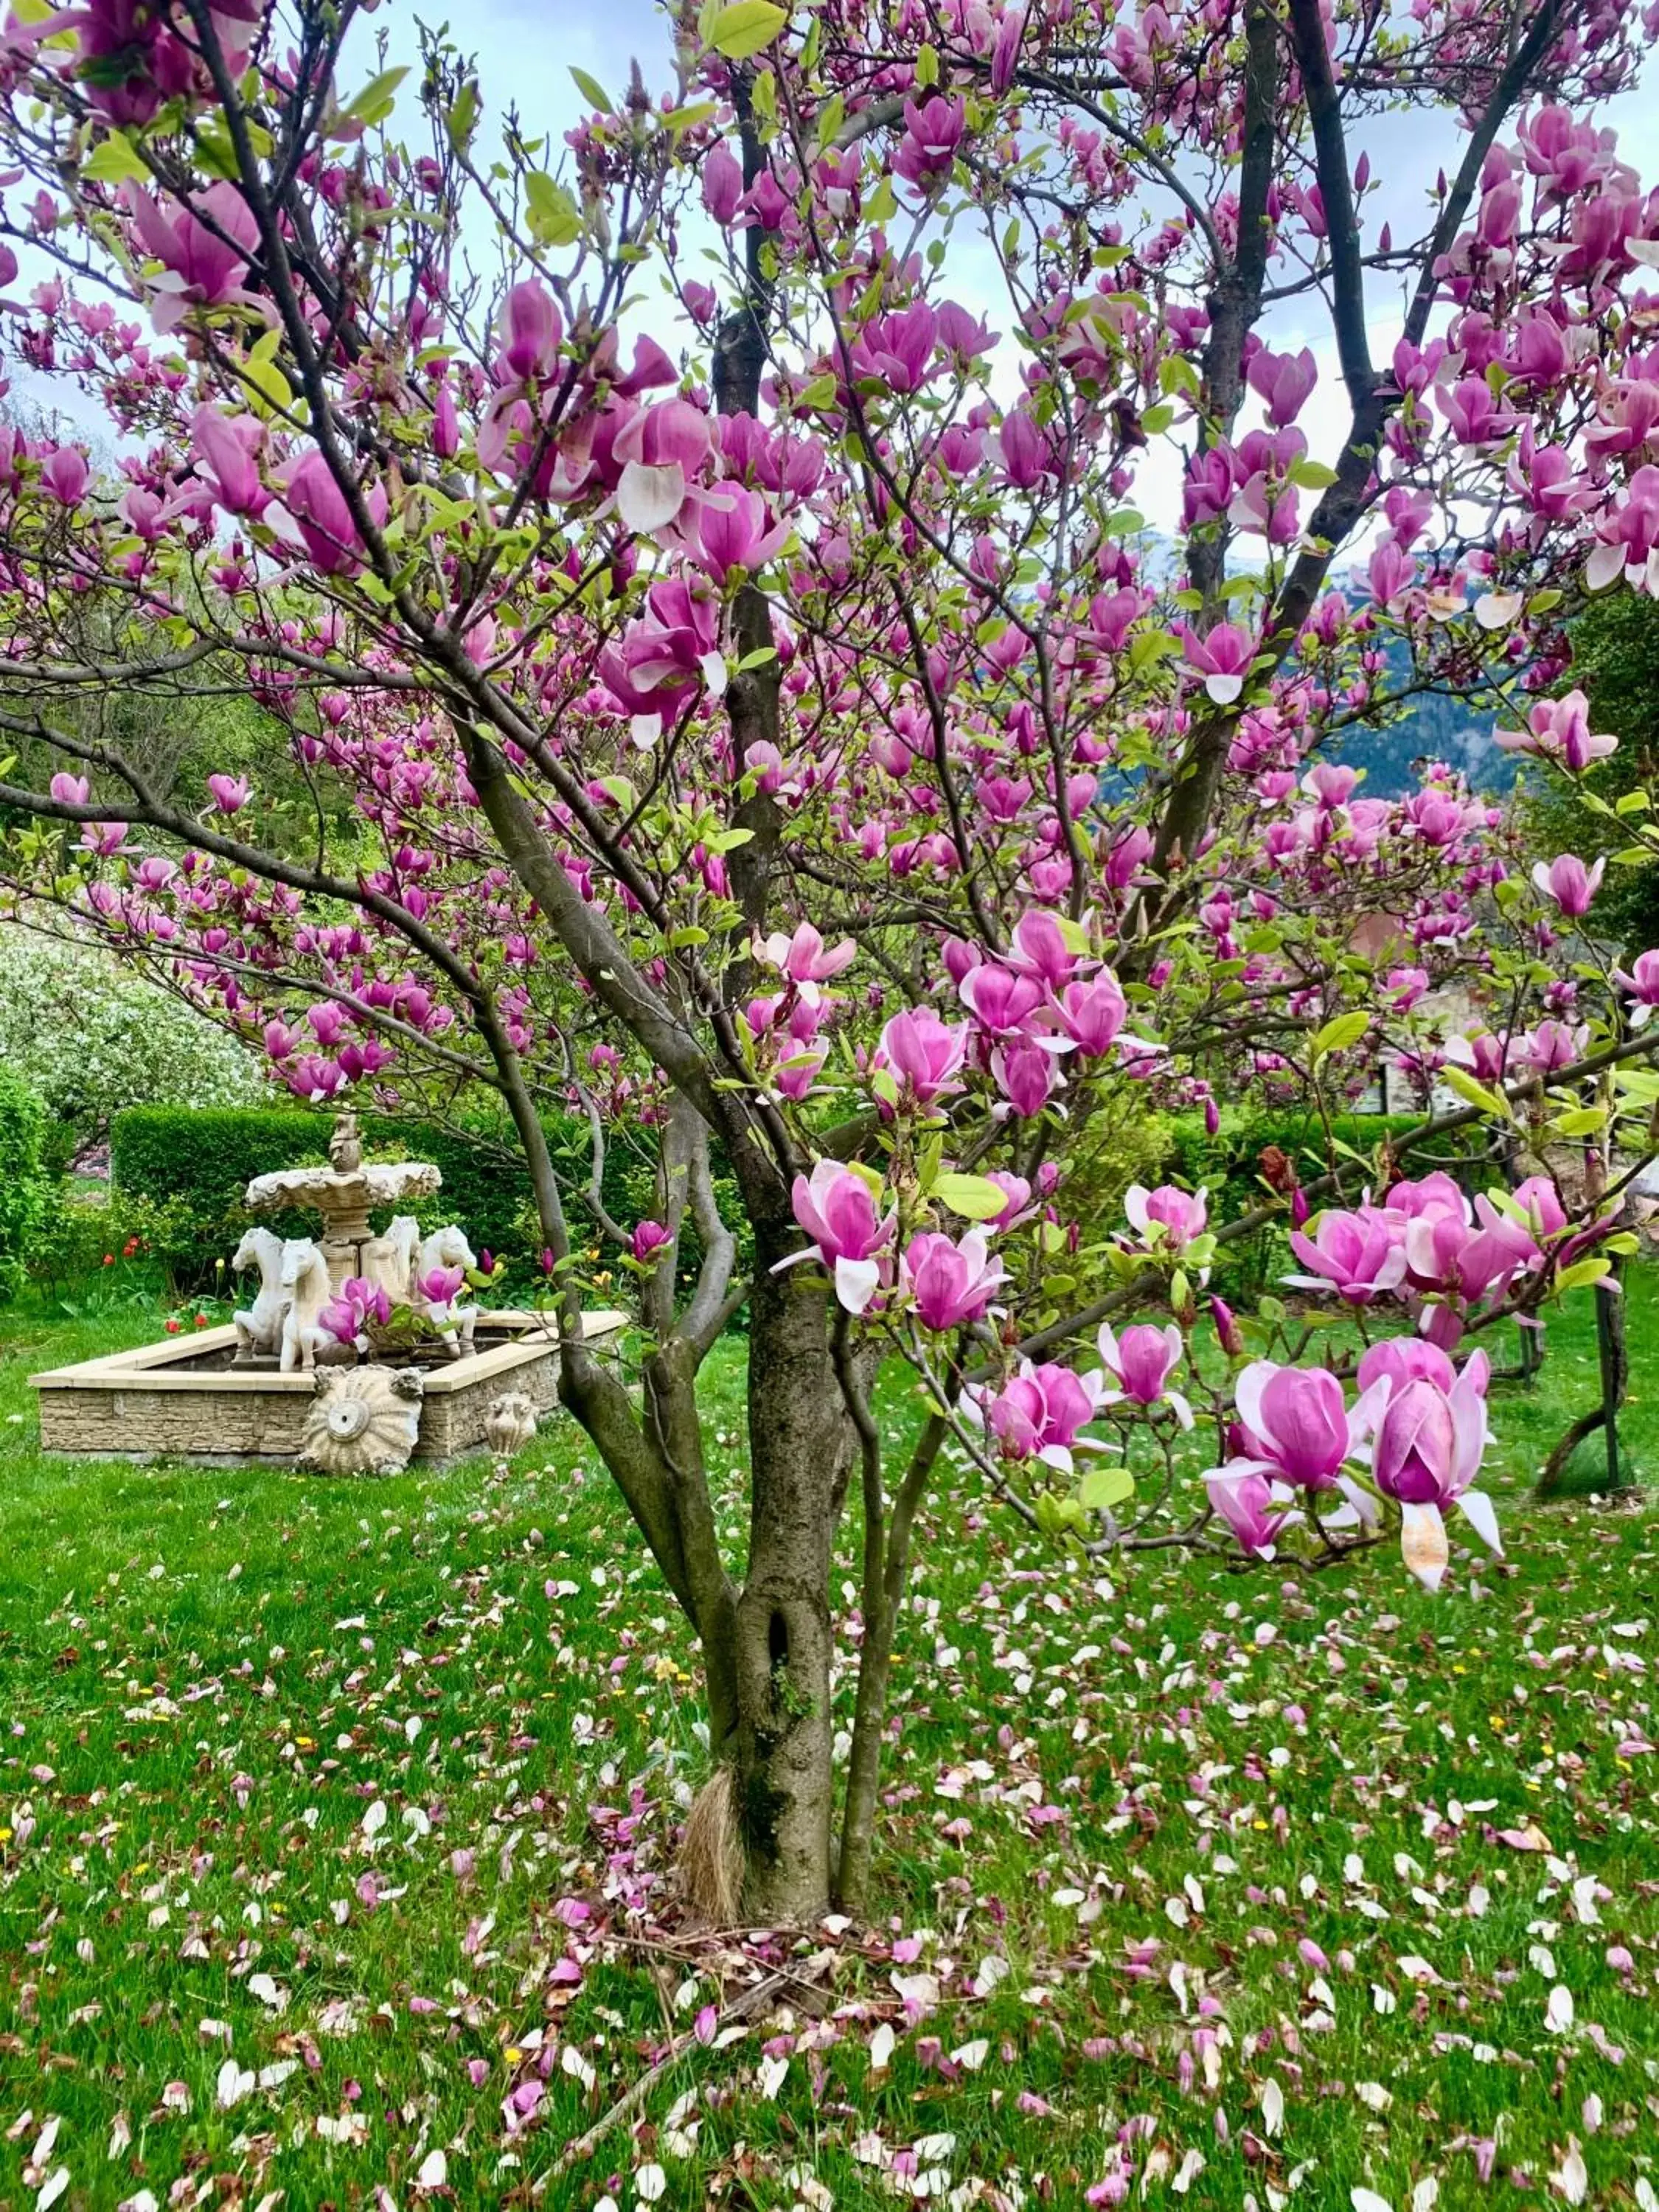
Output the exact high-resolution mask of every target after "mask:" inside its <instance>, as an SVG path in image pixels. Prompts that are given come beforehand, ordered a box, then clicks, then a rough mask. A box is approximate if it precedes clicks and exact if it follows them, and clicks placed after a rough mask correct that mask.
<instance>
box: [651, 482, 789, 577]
mask: <svg viewBox="0 0 1659 2212" xmlns="http://www.w3.org/2000/svg"><path fill="white" fill-rule="evenodd" d="M789 531H790V525H789V524H788V523H787V522H776V521H774V520H773V519H772V515H771V513H770V511H769V508H768V507H767V504H766V501H765V500H764V499H763V497H762V495H761V494H760V493H759V492H757V491H749V490H746V489H744V488H742V487H741V486H733V485H728V484H722V485H720V486H719V487H718V488H717V489H715V490H714V491H712V492H709V493H707V494H705V495H702V497H701V498H700V499H699V501H697V503H696V507H695V510H693V511H692V513H691V517H690V520H689V521H688V520H687V516H686V514H685V513H684V512H683V513H682V514H681V519H680V521H679V523H678V526H677V528H676V534H677V536H678V538H679V539H680V541H681V542H682V543H683V544H684V547H685V550H687V552H688V553H690V556H691V557H692V558H693V560H695V561H696V562H697V565H698V566H699V567H700V568H702V569H703V570H705V571H706V573H707V574H708V575H710V576H712V577H713V578H714V581H715V582H716V583H717V584H720V585H725V584H726V583H729V582H730V581H731V580H732V576H733V574H734V572H736V573H737V574H738V576H739V577H741V576H744V575H749V576H752V575H753V574H755V572H756V570H757V569H759V568H764V567H765V566H766V564H767V562H769V561H770V560H771V559H772V558H773V556H775V554H777V553H779V552H780V551H781V550H782V548H783V546H784V545H785V544H787V540H788V537H789Z"/></svg>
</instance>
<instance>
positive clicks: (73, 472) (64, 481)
mask: <svg viewBox="0 0 1659 2212" xmlns="http://www.w3.org/2000/svg"><path fill="white" fill-rule="evenodd" d="M40 481H41V483H43V484H44V485H45V486H46V489H47V490H48V491H49V492H50V493H51V494H52V497H53V498H54V499H55V500H56V501H58V505H59V507H79V506H80V504H81V502H82V500H83V499H84V498H85V497H86V495H87V486H88V484H89V483H91V481H92V469H91V465H90V464H89V463H88V459H87V457H86V455H85V454H84V453H82V451H81V449H80V447H78V446H59V447H57V448H56V450H55V451H53V452H52V453H48V454H47V455H46V459H45V460H44V461H42V462H41V464H40Z"/></svg>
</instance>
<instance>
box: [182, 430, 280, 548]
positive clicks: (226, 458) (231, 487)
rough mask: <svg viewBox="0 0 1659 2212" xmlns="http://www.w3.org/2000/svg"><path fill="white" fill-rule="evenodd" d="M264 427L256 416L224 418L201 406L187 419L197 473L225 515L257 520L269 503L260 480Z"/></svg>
mask: <svg viewBox="0 0 1659 2212" xmlns="http://www.w3.org/2000/svg"><path fill="white" fill-rule="evenodd" d="M264 436H265V433H264V424H263V423H262V422H260V420H259V418H258V416H257V415H227V414H226V413H225V412H224V410H222V408H218V407H209V406H201V407H198V408H197V410H196V412H195V413H194V414H193V415H192V416H191V418H190V444H191V454H192V456H193V457H194V459H195V462H196V468H197V475H198V477H200V478H201V479H202V481H203V482H204V483H206V484H207V486H208V488H209V489H210V491H211V492H212V494H213V496H214V499H215V500H216V502H217V503H218V505H219V506H221V507H223V508H224V510H225V512H226V513H227V514H246V515H248V516H250V517H251V518H252V519H253V520H256V521H257V520H258V518H259V516H260V515H262V514H263V513H264V510H265V508H266V507H268V506H269V505H270V493H269V492H268V491H267V490H266V489H265V488H264V485H263V484H262V483H261V482H260V481H259V455H260V453H261V452H262V450H263V448H264Z"/></svg>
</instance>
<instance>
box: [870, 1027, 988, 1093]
mask: <svg viewBox="0 0 1659 2212" xmlns="http://www.w3.org/2000/svg"><path fill="white" fill-rule="evenodd" d="M967 1050H968V1026H967V1024H966V1023H963V1022H959V1023H957V1024H956V1025H955V1026H954V1027H951V1026H949V1025H947V1024H945V1023H944V1022H942V1021H941V1020H940V1019H939V1016H938V1015H937V1014H936V1013H934V1012H932V1011H931V1009H930V1008H928V1007H927V1006H917V1007H911V1008H907V1009H906V1010H905V1012H903V1013H902V1014H895V1015H894V1016H893V1018H892V1019H891V1020H890V1022H889V1023H888V1024H886V1026H885V1027H884V1029H883V1030H882V1033H881V1042H880V1043H879V1044H878V1046H877V1048H876V1051H875V1054H874V1057H873V1059H872V1062H871V1065H872V1067H874V1068H884V1069H885V1070H886V1071H887V1073H889V1074H890V1076H891V1077H892V1078H893V1079H894V1081H895V1082H896V1084H897V1085H898V1093H899V1103H901V1105H914V1106H919V1107H922V1108H927V1107H929V1106H932V1105H933V1103H935V1101H936V1100H938V1099H940V1098H943V1097H948V1096H949V1095H950V1094H951V1092H952V1091H959V1090H960V1089H961V1088H962V1086H961V1085H960V1084H959V1083H957V1081H956V1079H955V1078H956V1076H957V1071H958V1070H959V1069H960V1068H961V1066H962V1063H963V1059H964V1058H965V1057H966V1054H967Z"/></svg>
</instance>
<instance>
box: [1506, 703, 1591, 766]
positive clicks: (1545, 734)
mask: <svg viewBox="0 0 1659 2212" xmlns="http://www.w3.org/2000/svg"><path fill="white" fill-rule="evenodd" d="M1492 737H1493V739H1494V741H1495V742H1496V743H1497V744H1499V745H1501V746H1502V747H1503V748H1504V751H1505V752H1515V753H1532V754H1534V755H1535V756H1536V757H1538V758H1539V759H1540V760H1548V761H1556V762H1559V764H1560V766H1561V767H1563V768H1565V769H1570V770H1571V773H1572V774H1573V775H1580V774H1582V772H1583V770H1584V769H1587V768H1589V767H1591V766H1592V765H1593V764H1594V763H1595V762H1596V761H1599V760H1605V759H1606V758H1607V756H1608V754H1609V753H1613V752H1617V750H1619V740H1618V738H1615V737H1609V736H1595V737H1593V736H1592V735H1591V734H1590V726H1589V700H1588V699H1587V698H1586V697H1585V696H1584V695H1583V692H1582V691H1568V692H1566V693H1565V694H1564V695H1563V696H1562V697H1560V698H1559V699H1541V700H1540V701H1539V702H1538V704H1537V705H1536V706H1535V707H1534V708H1532V710H1531V712H1530V713H1529V714H1528V716H1527V726H1526V728H1525V729H1524V730H1494V731H1493V732H1492Z"/></svg>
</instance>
